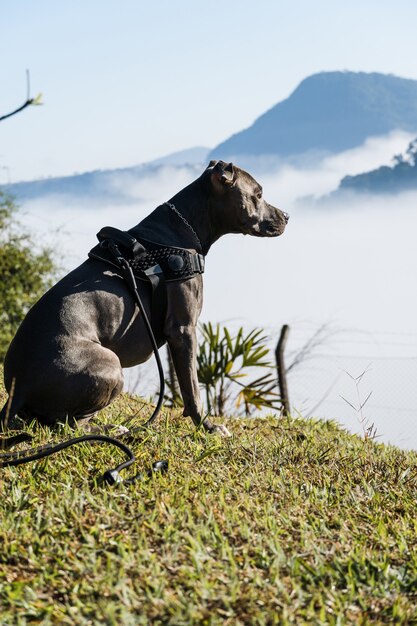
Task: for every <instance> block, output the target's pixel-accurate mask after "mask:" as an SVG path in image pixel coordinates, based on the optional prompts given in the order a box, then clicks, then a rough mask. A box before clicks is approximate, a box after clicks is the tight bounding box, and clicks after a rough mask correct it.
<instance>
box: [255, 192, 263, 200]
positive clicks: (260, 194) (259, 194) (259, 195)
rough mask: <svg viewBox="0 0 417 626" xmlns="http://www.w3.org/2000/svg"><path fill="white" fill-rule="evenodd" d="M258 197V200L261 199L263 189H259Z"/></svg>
mask: <svg viewBox="0 0 417 626" xmlns="http://www.w3.org/2000/svg"><path fill="white" fill-rule="evenodd" d="M256 197H257V198H258V200H260V199H261V198H262V191H258V193H257V194H256Z"/></svg>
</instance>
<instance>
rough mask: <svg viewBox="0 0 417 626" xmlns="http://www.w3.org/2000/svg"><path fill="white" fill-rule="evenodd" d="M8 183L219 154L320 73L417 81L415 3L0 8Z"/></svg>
mask: <svg viewBox="0 0 417 626" xmlns="http://www.w3.org/2000/svg"><path fill="white" fill-rule="evenodd" d="M0 16H1V17H0V20H1V21H0V58H1V59H2V61H3V62H2V63H1V67H0V85H1V89H0V113H1V114H4V113H6V112H8V111H10V110H12V109H14V108H15V107H16V106H18V105H19V104H21V103H22V102H23V101H24V99H25V95H26V77H25V70H26V69H29V70H30V76H31V92H32V95H36V94H37V93H38V92H42V94H43V101H44V105H43V106H42V107H37V108H34V107H32V108H30V109H29V110H26V111H24V112H23V113H21V114H20V115H16V116H15V117H14V118H11V119H9V120H7V121H5V122H3V123H1V124H0V182H8V181H11V182H16V181H18V180H30V179H35V178H39V177H46V176H57V175H68V174H72V173H74V172H82V171H88V170H94V169H99V168H114V167H124V166H128V165H134V164H138V163H141V162H146V161H149V160H151V159H153V158H157V157H160V156H163V155H165V154H168V153H171V152H174V151H177V150H182V149H185V148H189V147H192V146H208V147H214V146H215V145H216V144H217V143H219V142H220V141H222V140H224V139H225V138H227V137H229V136H230V135H231V134H233V133H235V132H237V131H239V130H241V129H243V128H246V127H247V126H249V125H250V124H251V123H252V122H253V121H254V120H255V119H256V118H257V117H258V116H259V115H260V114H261V113H263V112H264V111H265V110H267V109H269V108H270V107H271V106H273V105H274V104H276V103H277V102H279V101H280V100H282V99H284V98H286V97H288V96H289V95H290V93H291V92H292V91H293V89H294V88H295V87H296V86H297V85H298V84H299V82H300V81H301V80H302V79H303V78H305V77H306V76H309V75H311V74H313V73H315V72H320V71H324V70H353V71H379V72H384V73H394V74H397V75H399V76H403V77H408V78H416V79H417V64H416V62H415V59H416V56H417V55H416V48H417V43H416V38H415V24H416V23H417V3H416V2H414V0H396V2H395V3H394V2H392V0H367V1H363V0H361V1H359V0H351V1H350V2H348V3H347V2H342V1H335V0H315V1H314V2H311V0H297V1H294V0H280V1H279V2H278V1H275V0H257V2H256V3H255V2H253V0H250V1H249V0H229V1H228V2H224V3H216V2H201V1H200V0H178V1H177V2H172V1H170V0H153V1H152V2H143V1H142V0H122V1H120V0H119V2H115V1H112V0H100V1H99V0H88V1H87V2H86V1H85V0H82V1H81V0H72V1H71V2H66V3H64V2H56V1H52V0H37V2H33V1H29V0H20V1H19V2H10V1H9V2H7V1H6V0H0Z"/></svg>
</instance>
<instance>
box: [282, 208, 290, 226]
mask: <svg viewBox="0 0 417 626" xmlns="http://www.w3.org/2000/svg"><path fill="white" fill-rule="evenodd" d="M282 214H283V216H284V220H285V223H286V224H288V220H289V219H290V216H289V215H288V213H285V212H284V211H283V212H282Z"/></svg>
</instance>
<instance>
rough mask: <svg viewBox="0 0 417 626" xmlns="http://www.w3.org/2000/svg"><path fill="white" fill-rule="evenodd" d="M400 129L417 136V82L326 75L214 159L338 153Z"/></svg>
mask: <svg viewBox="0 0 417 626" xmlns="http://www.w3.org/2000/svg"><path fill="white" fill-rule="evenodd" d="M394 129H402V130H405V131H411V132H414V131H416V132H417V81H416V80H408V79H405V78H399V77H397V76H392V75H385V74H378V73H372V74H367V73H364V72H359V73H355V72H323V73H320V74H315V75H313V76H310V77H308V78H306V79H305V80H303V81H302V82H301V83H300V85H299V86H298V87H297V88H296V89H295V91H294V92H293V93H292V94H291V95H290V96H289V98H287V99H286V100H283V101H282V102H279V103H278V104H276V105H275V106H274V107H272V108H271V109H270V110H269V111H267V112H266V113H264V114H263V115H261V116H260V117H259V118H258V119H257V120H256V121H255V122H254V123H253V124H252V126H250V127H249V128H247V129H246V130H243V131H241V132H238V133H236V134H235V135H233V136H232V137H230V138H229V139H227V140H226V141H224V142H222V143H221V144H219V145H218V146H216V147H215V148H214V149H213V150H212V152H211V154H210V158H223V159H228V158H234V157H239V156H240V155H242V156H243V155H246V156H259V155H274V156H278V157H282V158H285V157H289V156H291V155H296V154H302V153H305V152H309V151H316V152H324V153H337V152H341V151H343V150H348V149H350V148H354V147H356V146H359V145H361V144H362V143H363V142H364V141H365V140H366V139H367V138H368V137H370V136H374V135H385V134H387V133H389V132H390V131H392V130H394Z"/></svg>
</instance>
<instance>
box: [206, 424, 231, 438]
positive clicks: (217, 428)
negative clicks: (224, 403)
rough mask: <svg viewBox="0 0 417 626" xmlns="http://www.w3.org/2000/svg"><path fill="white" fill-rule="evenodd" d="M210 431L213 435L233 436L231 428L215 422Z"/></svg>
mask: <svg viewBox="0 0 417 626" xmlns="http://www.w3.org/2000/svg"><path fill="white" fill-rule="evenodd" d="M209 432H210V433H211V434H213V435H220V437H232V433H231V432H230V430H228V429H227V428H226V426H223V424H213V428H212V429H210V431H209Z"/></svg>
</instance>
